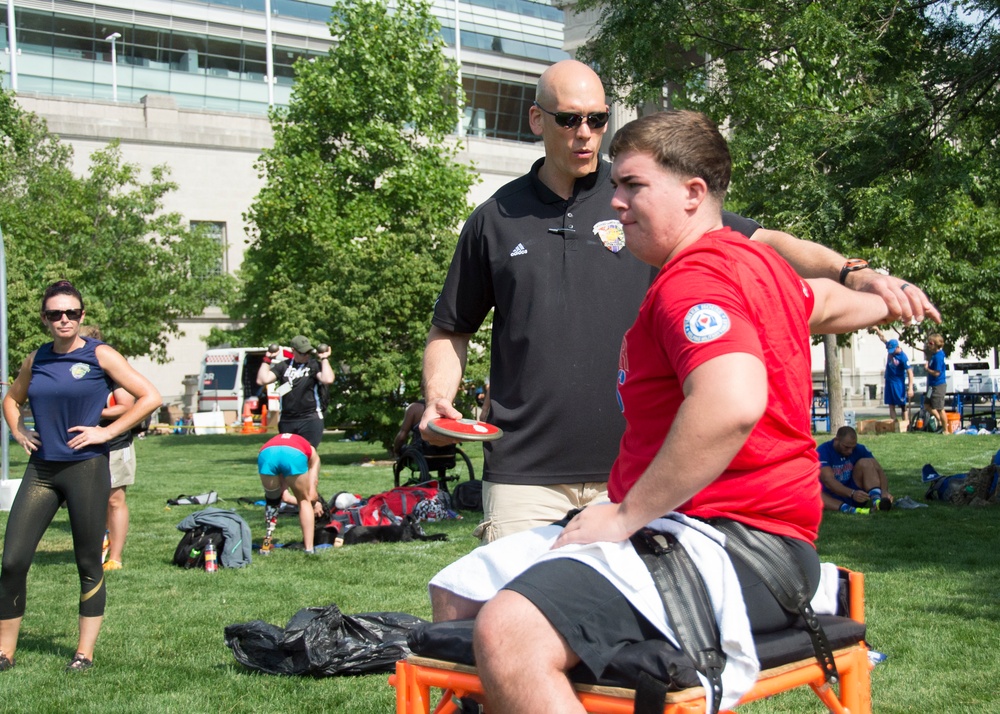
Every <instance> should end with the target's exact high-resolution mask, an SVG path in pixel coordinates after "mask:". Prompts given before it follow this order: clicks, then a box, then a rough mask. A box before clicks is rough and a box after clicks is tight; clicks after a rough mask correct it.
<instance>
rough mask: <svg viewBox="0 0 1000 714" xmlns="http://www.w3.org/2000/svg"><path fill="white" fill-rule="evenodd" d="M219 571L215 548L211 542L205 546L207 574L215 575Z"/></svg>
mask: <svg viewBox="0 0 1000 714" xmlns="http://www.w3.org/2000/svg"><path fill="white" fill-rule="evenodd" d="M218 569H219V563H218V561H217V560H216V556H215V546H214V545H213V544H212V543H211V542H209V544H208V545H206V546H205V572H206V573H214V572H216V571H218Z"/></svg>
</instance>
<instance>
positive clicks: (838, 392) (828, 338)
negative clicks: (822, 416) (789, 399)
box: [823, 335, 844, 434]
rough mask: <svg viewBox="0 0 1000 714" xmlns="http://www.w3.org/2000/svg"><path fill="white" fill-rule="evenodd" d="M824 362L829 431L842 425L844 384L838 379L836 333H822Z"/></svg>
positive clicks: (838, 356) (838, 355)
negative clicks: (828, 404)
mask: <svg viewBox="0 0 1000 714" xmlns="http://www.w3.org/2000/svg"><path fill="white" fill-rule="evenodd" d="M823 355H824V357H825V362H826V393H827V395H828V397H829V399H830V433H831V434H836V433H837V429H839V428H840V427H842V426H843V425H844V385H843V383H842V382H841V380H840V350H839V349H837V336H836V335H823Z"/></svg>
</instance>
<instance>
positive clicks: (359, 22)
mask: <svg viewBox="0 0 1000 714" xmlns="http://www.w3.org/2000/svg"><path fill="white" fill-rule="evenodd" d="M393 5H394V8H393V10H392V11H391V12H390V11H389V9H388V7H387V4H386V3H384V2H378V1H375V0H362V1H361V2H356V3H350V4H345V5H344V6H342V7H338V9H337V12H336V13H335V14H334V17H333V19H332V20H331V23H330V30H331V34H332V35H333V37H335V38H336V40H337V43H336V45H335V46H334V47H333V48H332V49H331V50H330V52H329V54H328V55H327V56H326V57H324V58H317V59H311V60H309V61H300V62H299V63H298V64H297V65H296V68H295V69H296V79H295V84H294V87H293V90H292V97H291V100H290V103H289V106H288V108H287V109H283V110H275V111H274V112H273V113H272V116H271V123H272V127H273V129H274V147H273V148H272V149H269V150H266V151H264V153H263V155H262V156H261V159H260V161H259V164H258V167H259V170H260V172H261V174H262V176H265V177H266V185H265V186H264V188H263V189H262V190H261V192H260V193H259V194H258V195H257V197H256V199H255V200H254V202H253V205H252V206H251V208H250V210H249V211H248V213H247V219H248V222H249V223H250V224H251V225H252V226H253V231H252V236H251V239H250V245H249V247H248V249H247V252H246V255H245V257H244V261H243V266H242V269H241V276H242V278H243V289H242V292H241V293H240V294H239V296H238V297H237V299H236V300H234V301H233V303H232V304H231V305H230V306H229V311H230V314H231V315H232V316H233V317H237V318H243V319H245V320H246V326H245V328H243V329H242V330H241V331H240V332H239V333H237V335H236V339H238V340H241V341H243V342H245V343H257V344H265V343H268V342H282V341H284V342H285V343H287V340H288V339H290V338H291V337H292V336H293V335H295V334H297V333H303V334H305V335H308V336H310V337H311V338H312V341H313V344H316V343H319V342H326V343H329V344H330V345H331V347H332V350H333V355H332V360H331V361H332V364H333V365H334V366H335V370H336V371H337V372H338V373H339V374H338V381H337V383H336V385H335V386H334V388H333V390H332V394H333V397H332V400H331V402H332V404H333V407H332V409H333V413H332V419H334V420H335V422H336V423H341V424H343V423H353V424H355V425H356V427H357V429H358V431H360V432H362V433H366V434H367V435H368V436H369V438H371V439H373V440H380V441H382V443H384V444H388V443H389V442H390V441H391V438H392V436H393V435H394V433H395V430H396V429H397V428H398V424H399V420H400V418H401V415H402V405H403V403H404V402H407V401H411V400H413V399H415V398H417V397H418V396H419V394H420V372H421V356H422V353H423V345H424V340H425V338H426V335H427V330H428V327H429V324H430V316H431V312H432V310H433V305H434V300H435V298H436V296H437V294H438V292H439V291H440V288H441V285H442V283H443V281H444V274H445V271H446V270H447V267H448V264H449V262H450V260H451V255H452V252H453V251H454V247H455V244H456V240H457V234H456V226H457V225H458V223H459V221H461V220H462V219H463V218H464V217H465V216H466V215H467V214H468V212H469V210H470V207H469V205H468V201H467V199H466V195H467V193H468V189H469V187H470V185H471V184H472V181H473V174H472V172H471V171H470V170H469V169H468V168H466V167H463V166H460V165H458V164H457V163H456V161H455V159H454V157H455V152H456V150H457V148H458V147H457V146H456V145H455V144H454V143H453V142H451V140H450V139H449V138H448V134H449V132H450V131H451V130H452V129H453V128H454V126H455V122H456V119H457V107H458V106H459V99H460V90H459V86H458V83H457V73H456V67H455V65H454V63H453V62H452V61H450V60H449V59H448V58H447V57H446V55H445V53H444V52H443V42H442V40H441V39H440V33H439V27H438V24H437V21H436V20H435V19H434V17H433V15H432V14H431V12H430V9H429V6H428V5H427V4H426V3H425V2H421V1H419V0H402V1H401V2H398V3H393ZM217 337H218V338H219V339H220V340H221V339H233V336H232V335H230V336H223V335H221V334H219V335H217ZM337 365H339V366H340V367H339V368H337Z"/></svg>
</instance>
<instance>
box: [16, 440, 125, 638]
mask: <svg viewBox="0 0 1000 714" xmlns="http://www.w3.org/2000/svg"><path fill="white" fill-rule="evenodd" d="M110 491H111V473H110V471H109V470H108V457H107V456H96V457H94V458H92V459H87V460H86V461H44V460H42V459H36V458H34V457H32V458H31V459H30V460H29V461H28V467H27V468H26V469H25V471H24V479H23V480H22V481H21V486H20V488H18V490H17V497H16V498H15V499H14V505H13V506H12V507H11V510H10V518H9V519H8V520H7V533H6V535H5V536H4V542H3V570H2V571H0V620H11V619H14V618H18V617H22V616H23V615H24V604H25V603H24V601H25V582H26V580H27V577H28V568H30V567H31V561H32V559H33V558H34V557H35V551H36V550H37V549H38V542H39V541H40V540H41V539H42V534H43V533H45V530H46V529H47V528H48V527H49V524H50V523H51V522H52V519H53V518H54V517H55V515H56V511H58V510H59V506H60V505H61V504H62V503H63V502H64V501H65V503H66V507H67V509H69V522H70V527H71V528H72V531H73V553H74V555H75V556H76V569H77V571H78V572H79V574H80V616H81V617H99V616H101V615H103V614H104V603H105V601H106V599H107V597H106V592H105V588H104V570H103V568H102V566H101V544H102V542H103V540H104V524H105V521H106V519H107V513H108V495H109V494H110Z"/></svg>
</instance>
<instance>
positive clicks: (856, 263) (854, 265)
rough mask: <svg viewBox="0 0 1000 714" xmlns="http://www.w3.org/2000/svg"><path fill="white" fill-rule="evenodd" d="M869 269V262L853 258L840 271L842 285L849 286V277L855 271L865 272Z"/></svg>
mask: <svg viewBox="0 0 1000 714" xmlns="http://www.w3.org/2000/svg"><path fill="white" fill-rule="evenodd" d="M867 267H868V261H867V260H863V259H861V258H851V259H850V260H848V261H847V262H846V263H844V267H843V268H841V269H840V284H841V285H847V276H848V274H850V273H853V272H854V271H855V270H864V269H865V268H867Z"/></svg>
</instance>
